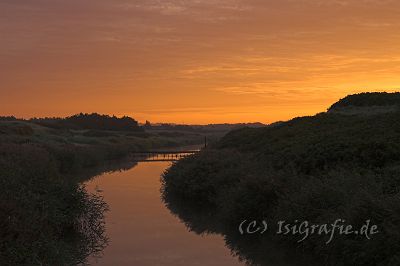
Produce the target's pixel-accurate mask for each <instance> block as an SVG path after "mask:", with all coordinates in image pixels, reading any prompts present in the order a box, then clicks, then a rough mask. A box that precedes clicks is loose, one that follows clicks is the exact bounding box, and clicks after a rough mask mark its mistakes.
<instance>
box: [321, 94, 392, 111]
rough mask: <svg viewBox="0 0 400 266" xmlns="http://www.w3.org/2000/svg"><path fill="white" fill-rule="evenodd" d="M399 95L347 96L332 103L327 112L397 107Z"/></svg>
mask: <svg viewBox="0 0 400 266" xmlns="http://www.w3.org/2000/svg"><path fill="white" fill-rule="evenodd" d="M399 105H400V93H399V92H396V93H386V92H382V93H380V92H369V93H360V94H355V95H350V96H347V97H345V98H343V99H341V100H340V101H338V102H336V103H334V104H333V105H332V106H331V107H330V108H329V109H328V111H331V110H334V109H337V108H343V107H372V106H399Z"/></svg>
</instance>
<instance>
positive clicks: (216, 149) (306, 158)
mask: <svg viewBox="0 0 400 266" xmlns="http://www.w3.org/2000/svg"><path fill="white" fill-rule="evenodd" d="M371 96H373V99H370V97H371ZM393 96H394V97H397V94H396V95H393ZM383 97H385V99H387V97H388V98H389V99H391V100H390V104H387V106H389V105H390V106H391V108H390V109H388V110H386V111H382V108H378V110H379V111H376V112H371V111H369V110H370V108H368V106H371V107H373V108H376V107H377V104H381V102H382V101H383V102H386V101H385V99H381V98H380V96H379V95H378V96H377V95H376V94H374V95H369V94H365V95H362V96H361V97H360V96H356V100H354V101H352V99H351V97H348V98H346V99H344V100H342V103H338V104H336V105H334V106H333V107H332V108H331V110H330V112H328V113H321V114H318V115H316V116H312V117H302V118H296V119H293V120H291V121H288V122H283V123H279V124H276V125H273V126H270V127H265V128H257V129H250V128H247V129H240V130H236V131H232V132H230V133H229V134H227V135H226V136H225V137H224V138H222V139H221V140H220V141H219V142H218V143H216V144H215V145H213V146H212V147H210V148H208V149H207V150H204V151H203V152H201V153H200V154H197V155H195V156H193V157H190V158H186V159H184V160H182V161H180V162H178V163H177V164H175V165H174V166H173V167H172V168H171V169H169V170H168V171H167V172H166V173H165V175H164V178H163V182H164V188H163V189H164V199H165V200H166V202H167V204H171V202H175V203H176V202H181V203H184V204H185V205H187V206H189V205H191V206H196V207H197V208H200V209H202V210H204V209H206V210H207V213H208V217H212V219H213V220H214V221H213V224H223V225H224V226H223V227H224V228H223V229H221V228H219V229H218V230H217V231H219V232H221V233H224V234H225V233H226V232H228V231H229V229H227V228H230V229H231V230H236V231H237V227H238V225H239V224H240V222H242V221H243V220H245V219H247V220H262V219H267V220H268V221H270V223H271V224H275V223H276V222H277V221H281V220H285V221H290V222H292V223H293V222H294V221H295V220H299V221H308V222H310V223H314V224H326V223H332V222H334V221H335V220H336V219H345V220H346V222H347V223H348V224H351V225H353V226H355V227H357V228H359V227H361V226H362V224H363V223H364V222H365V221H366V220H371V223H373V224H375V225H377V226H378V228H379V234H376V235H374V236H373V238H372V239H371V240H368V239H366V238H365V237H364V236H361V235H355V234H354V235H337V236H336V237H335V238H334V239H333V241H332V242H331V243H330V244H329V245H326V241H327V239H326V238H325V237H321V236H319V235H313V236H310V237H309V238H308V239H306V240H305V241H303V242H301V243H298V242H297V241H298V240H299V236H298V235H287V236H277V235H273V234H269V235H263V236H257V237H256V236H254V237H253V236H252V237H253V238H251V237H250V239H253V241H254V242H255V243H257V244H258V245H263V243H264V240H263V238H265V239H268V240H270V239H274V241H276V242H277V243H279V244H280V245H284V246H287V247H292V248H293V247H294V248H295V249H296V250H297V251H302V252H303V251H304V252H305V253H308V254H311V255H312V256H313V258H315V259H319V260H321V261H323V264H324V265H371V266H372V265H399V264H400V253H399V250H400V234H399V231H400V230H399V229H400V226H399V221H400V194H399V186H400V142H399V139H400V122H399V121H400V120H399V117H400V112H399V111H398V107H397V106H398V105H399V103H398V102H396V101H395V104H394V103H393V101H392V98H391V95H390V94H385V95H383ZM377 98H378V100H377ZM352 102H354V103H353V106H351V103H352ZM368 102H370V105H368ZM339 106H340V107H342V106H345V107H346V108H349V107H354V108H359V107H363V108H366V109H364V112H362V110H358V112H357V114H355V113H354V112H346V110H340V112H334V111H333V109H334V108H337V107H339ZM385 106H386V105H385ZM365 111H368V112H365ZM228 239H229V237H228ZM265 248H267V246H265ZM261 250H262V249H261ZM259 255H260V254H258V255H257V254H253V255H250V256H247V259H248V260H249V261H250V262H251V260H252V257H253V258H256V257H260V256H259ZM255 261H256V260H255ZM253 262H254V261H253ZM257 262H258V263H260V262H259V261H257Z"/></svg>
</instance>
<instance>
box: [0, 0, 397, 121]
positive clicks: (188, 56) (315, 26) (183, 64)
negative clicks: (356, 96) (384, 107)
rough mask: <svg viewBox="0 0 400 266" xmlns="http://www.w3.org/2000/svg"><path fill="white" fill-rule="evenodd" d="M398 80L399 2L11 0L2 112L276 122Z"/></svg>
mask: <svg viewBox="0 0 400 266" xmlns="http://www.w3.org/2000/svg"><path fill="white" fill-rule="evenodd" d="M398 88H400V1H397V0H137V1H135V0H63V1H62V0H18V1H16V0H0V115H15V116H18V117H25V118H29V117H42V116H68V115H73V114H75V113H79V112H88V113H90V112H98V113H103V114H110V115H117V116H122V115H128V116H132V117H134V118H135V119H137V120H139V121H141V122H143V121H145V120H149V121H151V122H173V123H187V124H207V123H223V122H228V123H236V122H256V121H259V122H263V123H270V122H274V121H278V120H287V119H290V118H293V117H297V116H304V115H313V114H315V113H318V112H323V111H325V110H326V109H327V108H328V107H329V106H330V105H331V104H332V103H334V102H335V101H337V100H338V99H340V98H343V97H344V96H346V95H348V94H353V93H359V92H364V91H399V89H398Z"/></svg>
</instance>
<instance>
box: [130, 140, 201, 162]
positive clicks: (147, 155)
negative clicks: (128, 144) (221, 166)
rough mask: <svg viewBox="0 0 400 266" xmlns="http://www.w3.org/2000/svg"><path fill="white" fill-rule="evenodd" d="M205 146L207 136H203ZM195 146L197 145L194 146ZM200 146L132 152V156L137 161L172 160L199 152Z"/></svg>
mask: <svg viewBox="0 0 400 266" xmlns="http://www.w3.org/2000/svg"><path fill="white" fill-rule="evenodd" d="M206 147H207V137H204V148H206ZM196 148H197V147H196ZM200 150H201V148H198V149H191V150H184V149H182V148H181V149H177V150H148V151H136V152H132V154H131V155H132V157H133V159H134V160H135V161H137V162H174V161H178V160H180V159H182V158H185V157H187V156H190V155H193V154H196V153H198V152H200Z"/></svg>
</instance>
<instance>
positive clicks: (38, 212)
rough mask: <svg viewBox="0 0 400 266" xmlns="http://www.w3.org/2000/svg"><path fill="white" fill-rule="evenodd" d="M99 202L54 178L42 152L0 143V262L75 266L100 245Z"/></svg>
mask: <svg viewBox="0 0 400 266" xmlns="http://www.w3.org/2000/svg"><path fill="white" fill-rule="evenodd" d="M105 209H106V205H105V204H104V202H103V201H102V199H101V198H99V197H98V196H94V195H89V194H87V192H86V191H85V190H84V189H83V188H82V187H81V186H80V185H78V184H77V182H75V181H72V180H68V179H65V178H63V177H62V176H61V175H60V174H59V170H58V165H57V161H56V160H55V159H53V158H52V157H51V154H50V153H49V152H48V151H47V150H46V149H45V148H43V147H40V146H38V145H32V144H22V145H21V144H0V235H1V236H0V262H1V264H2V265H76V264H78V263H84V261H85V258H86V256H88V254H90V253H92V252H95V251H98V250H99V249H101V247H103V246H104V245H105V243H106V238H105V236H104V234H103V231H104V225H103V222H102V221H103V213H104V211H105Z"/></svg>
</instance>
